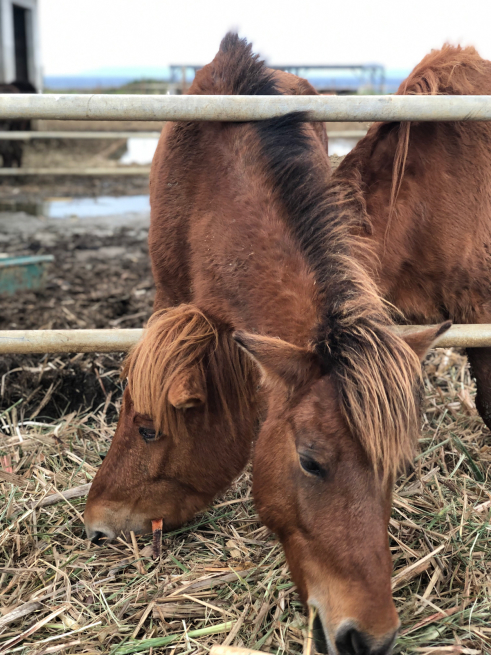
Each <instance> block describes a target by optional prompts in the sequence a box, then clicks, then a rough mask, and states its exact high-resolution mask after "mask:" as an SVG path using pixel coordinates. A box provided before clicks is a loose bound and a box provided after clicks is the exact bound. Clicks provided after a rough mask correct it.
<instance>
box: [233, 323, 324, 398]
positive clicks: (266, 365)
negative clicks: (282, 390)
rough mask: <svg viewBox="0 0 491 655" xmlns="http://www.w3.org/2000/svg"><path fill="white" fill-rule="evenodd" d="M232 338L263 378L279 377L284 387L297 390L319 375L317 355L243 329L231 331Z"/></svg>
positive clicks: (285, 342)
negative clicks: (261, 373)
mask: <svg viewBox="0 0 491 655" xmlns="http://www.w3.org/2000/svg"><path fill="white" fill-rule="evenodd" d="M233 338H234V340H235V341H236V342H237V344H238V345H239V346H240V347H241V348H242V349H243V350H245V351H246V353H248V355H250V356H251V357H252V359H253V360H254V361H255V362H256V363H257V364H258V365H259V367H260V369H261V370H262V371H263V373H264V375H265V377H275V378H279V379H281V380H282V381H283V382H284V383H285V384H286V385H287V386H289V387H292V388H298V387H300V386H302V385H303V384H305V383H306V382H308V381H309V380H311V379H313V378H314V377H318V376H319V375H320V364H319V362H318V358H317V356H316V355H315V354H314V353H313V352H311V351H309V350H307V349H306V348H300V347H299V346H294V345H293V344H291V343H288V342H287V341H283V340H282V339H273V338H272V337H264V336H258V335H257V334H251V333H250V332H244V331H243V330H237V331H236V332H234V334H233Z"/></svg>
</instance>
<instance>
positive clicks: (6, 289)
mask: <svg viewBox="0 0 491 655" xmlns="http://www.w3.org/2000/svg"><path fill="white" fill-rule="evenodd" d="M52 261H54V257H53V255H33V256H28V257H5V258H0V296H4V295H6V296H12V295H14V294H15V293H17V292H18V291H25V290H26V289H32V290H35V289H41V288H42V287H43V286H44V284H45V283H46V275H47V272H48V265H49V264H50V263H51V262H52Z"/></svg>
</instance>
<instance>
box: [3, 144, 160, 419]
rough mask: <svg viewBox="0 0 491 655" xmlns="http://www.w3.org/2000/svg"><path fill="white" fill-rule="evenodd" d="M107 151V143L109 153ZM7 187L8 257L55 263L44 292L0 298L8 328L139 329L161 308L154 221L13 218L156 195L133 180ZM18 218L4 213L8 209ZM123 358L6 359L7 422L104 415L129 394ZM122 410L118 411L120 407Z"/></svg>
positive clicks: (136, 217) (39, 181)
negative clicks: (45, 204)
mask: <svg viewBox="0 0 491 655" xmlns="http://www.w3.org/2000/svg"><path fill="white" fill-rule="evenodd" d="M106 145H107V144H106ZM2 182H3V183H2V184H0V209H2V210H3V211H0V253H8V254H12V255H14V254H15V255H34V254H51V255H53V256H54V258H55V261H54V264H52V265H50V268H49V272H48V276H47V283H46V286H45V288H44V289H42V290H40V291H35V292H34V291H23V292H19V293H17V294H16V295H15V296H3V297H1V296H0V329H2V330H6V329H43V328H44V329H71V328H107V327H125V328H130V327H141V326H142V324H143V323H144V321H145V320H146V319H147V318H148V316H149V315H150V313H151V309H152V302H153V281H152V277H151V272H150V262H149V259H148V252H147V231H148V224H149V215H148V212H145V213H141V214H124V215H120V216H112V217H104V218H91V219H78V220H77V219H48V218H45V217H44V216H42V215H38V216H35V215H31V214H30V213H26V211H15V209H16V208H17V207H21V208H23V209H26V208H27V209H28V210H29V204H32V206H33V207H36V205H37V206H39V204H40V202H41V201H42V200H45V199H47V198H50V197H87V196H88V197H96V196H122V195H141V194H146V193H148V180H147V179H146V178H142V177H135V178H127V177H125V178H116V177H115V178H107V177H105V178H76V177H73V178H70V177H66V178H25V183H23V181H22V180H19V179H16V180H15V181H14V180H11V179H8V180H5V179H4V180H3V181H2ZM10 208H11V209H13V210H14V211H5V209H10ZM120 362H121V355H119V354H111V355H96V354H85V355H82V354H79V355H74V356H67V355H60V356H56V355H50V356H42V355H32V356H30V355H8V356H5V355H4V356H0V414H1V412H2V411H4V410H5V409H7V408H9V407H11V406H12V405H13V404H15V403H18V405H17V411H18V413H19V415H20V416H21V417H22V418H25V419H28V418H34V417H37V420H39V419H41V418H42V419H43V420H44V419H56V418H59V417H60V416H62V415H64V414H66V413H70V412H72V411H86V410H89V411H90V410H96V409H97V408H98V407H101V406H102V407H104V408H105V411H106V412H107V414H108V418H110V417H111V415H112V414H115V413H116V411H117V401H118V399H119V397H120V395H121V385H120V382H119V375H118V371H119V367H120ZM114 403H116V405H115V404H114Z"/></svg>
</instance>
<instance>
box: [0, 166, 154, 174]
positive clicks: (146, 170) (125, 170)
mask: <svg viewBox="0 0 491 655" xmlns="http://www.w3.org/2000/svg"><path fill="white" fill-rule="evenodd" d="M2 175H7V176H8V175H10V176H12V175H14V176H22V175H77V176H81V175H88V176H90V175H95V176H96V177H97V176H98V175H103V176H105V177H106V176H110V175H113V176H114V177H118V176H119V175H146V176H148V175H150V166H115V167H114V168H68V167H67V168H0V177H2Z"/></svg>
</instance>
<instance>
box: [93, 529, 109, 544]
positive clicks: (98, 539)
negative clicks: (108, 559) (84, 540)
mask: <svg viewBox="0 0 491 655" xmlns="http://www.w3.org/2000/svg"><path fill="white" fill-rule="evenodd" d="M105 539H107V537H106V535H105V534H104V532H96V533H95V534H94V536H93V537H92V539H91V540H90V541H91V542H92V543H93V544H95V545H96V546H102V544H103V543H104V540H105Z"/></svg>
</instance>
